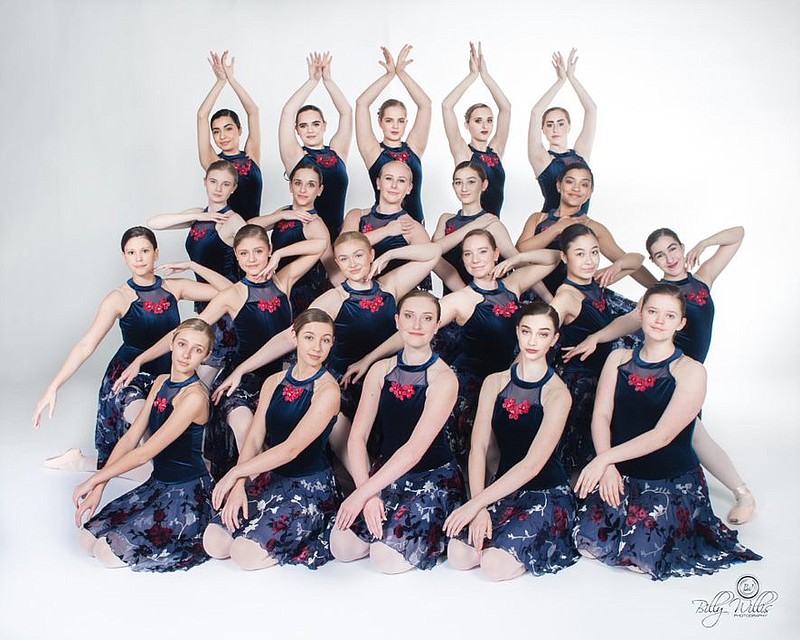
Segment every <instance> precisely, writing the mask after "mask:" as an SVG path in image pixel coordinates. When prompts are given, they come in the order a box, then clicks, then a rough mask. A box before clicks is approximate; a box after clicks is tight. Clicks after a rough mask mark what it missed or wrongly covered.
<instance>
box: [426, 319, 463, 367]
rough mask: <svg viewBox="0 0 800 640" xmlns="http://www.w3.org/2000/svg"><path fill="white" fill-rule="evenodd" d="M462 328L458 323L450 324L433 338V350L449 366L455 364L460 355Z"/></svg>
mask: <svg viewBox="0 0 800 640" xmlns="http://www.w3.org/2000/svg"><path fill="white" fill-rule="evenodd" d="M461 331H462V327H461V325H459V324H458V323H457V322H450V323H449V324H446V325H444V326H443V327H442V328H440V329H439V330H438V331H437V332H436V335H435V336H433V343H432V345H431V346H432V347H433V350H434V351H435V352H436V353H438V354H439V357H440V358H441V359H442V360H444V361H445V362H446V363H447V364H453V363H454V362H455V360H456V356H457V355H458V352H459V348H460V344H459V341H460V340H461Z"/></svg>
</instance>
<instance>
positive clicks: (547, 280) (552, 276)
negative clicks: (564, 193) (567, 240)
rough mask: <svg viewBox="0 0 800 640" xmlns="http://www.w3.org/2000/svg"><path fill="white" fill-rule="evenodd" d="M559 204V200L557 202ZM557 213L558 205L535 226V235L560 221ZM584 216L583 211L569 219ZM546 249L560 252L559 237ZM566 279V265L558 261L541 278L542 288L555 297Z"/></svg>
mask: <svg viewBox="0 0 800 640" xmlns="http://www.w3.org/2000/svg"><path fill="white" fill-rule="evenodd" d="M559 202H560V200H559ZM557 211H558V205H556V208H555V209H551V210H550V211H549V212H548V214H547V217H546V218H545V219H544V220H542V221H541V222H540V223H539V224H537V225H536V230H535V231H534V234H535V235H538V234H540V233H542V232H543V231H545V230H547V229H549V228H550V227H552V226H553V225H554V224H555V223H556V222H558V221H559V220H561V216H559V215H556V213H557ZM585 216H586V214H585V213H584V212H583V211H578V212H577V213H573V214H572V215H571V216H568V217H569V218H581V217H585ZM546 248H547V249H553V250H556V251H560V250H561V235H558V236H556V237H555V238H553V240H552V242H550V244H548V245H547V247H546ZM566 279H567V265H566V264H564V262H563V261H561V260H559V261H558V264H557V265H556V268H555V269H554V270H553V271H551V272H550V273H548V274H547V275H546V276H545V277H544V278H542V283H544V286H545V287H547V290H548V291H549V292H550V293H552V294H553V295H555V293H556V289H558V288H559V287H560V286H561V285H562V284H563V283H564V280H566Z"/></svg>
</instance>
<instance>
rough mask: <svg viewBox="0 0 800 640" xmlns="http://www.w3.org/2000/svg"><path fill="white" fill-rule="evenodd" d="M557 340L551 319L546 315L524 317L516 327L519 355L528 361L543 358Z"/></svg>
mask: <svg viewBox="0 0 800 640" xmlns="http://www.w3.org/2000/svg"><path fill="white" fill-rule="evenodd" d="M557 340H558V331H557V330H556V327H555V325H554V324H553V319H552V318H551V317H550V316H549V315H548V314H546V313H540V314H536V315H525V316H522V317H521V318H520V321H519V324H518V325H517V343H518V344H519V352H520V355H521V356H522V357H523V358H524V359H525V360H528V361H531V362H533V361H536V360H539V359H541V358H544V357H545V356H546V355H547V352H548V351H549V350H550V348H551V347H552V346H553V345H554V344H555V343H556V341H557Z"/></svg>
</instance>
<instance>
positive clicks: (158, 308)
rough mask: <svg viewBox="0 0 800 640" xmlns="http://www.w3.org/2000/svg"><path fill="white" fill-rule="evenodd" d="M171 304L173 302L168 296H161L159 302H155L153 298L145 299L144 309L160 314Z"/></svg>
mask: <svg viewBox="0 0 800 640" xmlns="http://www.w3.org/2000/svg"><path fill="white" fill-rule="evenodd" d="M171 306H172V303H171V302H170V301H169V300H167V299H166V298H161V300H159V301H158V302H153V301H152V300H145V301H144V302H143V303H142V309H144V310H145V311H147V312H148V313H154V314H156V315H158V314H159V313H164V312H165V311H166V310H167V309H169V308H170V307H171Z"/></svg>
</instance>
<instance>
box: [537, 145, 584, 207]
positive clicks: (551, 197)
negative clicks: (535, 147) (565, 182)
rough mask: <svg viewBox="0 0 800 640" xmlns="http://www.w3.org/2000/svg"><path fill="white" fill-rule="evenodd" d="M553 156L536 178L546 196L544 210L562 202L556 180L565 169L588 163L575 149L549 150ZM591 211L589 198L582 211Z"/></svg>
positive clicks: (543, 194)
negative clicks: (560, 151)
mask: <svg viewBox="0 0 800 640" xmlns="http://www.w3.org/2000/svg"><path fill="white" fill-rule="evenodd" d="M547 153H549V154H550V155H551V156H552V158H553V159H552V160H551V161H550V164H548V165H547V167H546V168H545V170H544V171H542V172H541V173H540V174H539V175H538V176H537V178H536V180H537V181H538V183H539V188H540V189H541V190H542V196H544V204H542V211H550V210H551V209H555V208H557V207H558V205H559V203H560V202H561V194H560V193H558V189H557V188H556V182H557V181H558V179H559V178H560V177H561V175H562V174H563V173H564V171H565V170H566V169H567V167H569V166H570V165H573V164H579V163H580V164H588V163H587V162H586V160H584V159H583V158H582V157H581V156H579V155H578V154H577V153H575V149H569V150H568V151H564V152H563V153H557V152H555V151H548V152H547ZM588 211H589V200H587V201H586V202H584V203H583V206H582V207H581V213H586V212H588Z"/></svg>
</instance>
